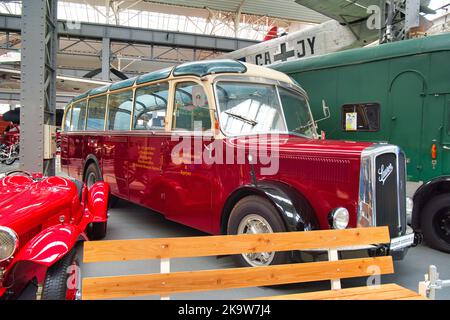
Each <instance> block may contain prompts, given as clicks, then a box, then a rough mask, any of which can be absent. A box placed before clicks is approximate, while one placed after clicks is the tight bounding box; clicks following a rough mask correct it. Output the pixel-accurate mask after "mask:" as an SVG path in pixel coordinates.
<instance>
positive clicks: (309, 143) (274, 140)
mask: <svg viewBox="0 0 450 320" xmlns="http://www.w3.org/2000/svg"><path fill="white" fill-rule="evenodd" d="M228 141H229V143H232V144H238V145H243V144H244V143H245V142H246V143H247V144H248V145H249V146H250V147H257V146H259V147H262V148H268V150H273V149H274V148H279V152H280V154H284V153H302V154H309V155H322V156H326V155H330V156H333V157H349V156H350V157H359V156H360V155H361V152H362V151H363V150H364V149H366V148H367V147H370V146H371V145H373V143H370V142H354V141H340V140H314V139H308V138H304V137H300V136H294V135H259V136H256V135H255V136H245V137H237V138H230V139H228Z"/></svg>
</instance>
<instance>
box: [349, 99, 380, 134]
mask: <svg viewBox="0 0 450 320" xmlns="http://www.w3.org/2000/svg"><path fill="white" fill-rule="evenodd" d="M342 130H344V131H378V130H380V104H379V103H360V104H346V105H344V106H342Z"/></svg>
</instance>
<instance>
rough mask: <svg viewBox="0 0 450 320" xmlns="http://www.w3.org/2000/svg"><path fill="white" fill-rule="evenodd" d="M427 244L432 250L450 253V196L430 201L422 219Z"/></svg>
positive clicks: (442, 196) (424, 209) (446, 195)
mask: <svg viewBox="0 0 450 320" xmlns="http://www.w3.org/2000/svg"><path fill="white" fill-rule="evenodd" d="M420 219H421V221H420V225H421V228H422V232H423V236H424V239H425V242H426V243H427V244H428V245H429V246H430V247H432V248H434V249H437V250H440V251H444V252H448V253H450V195H449V194H442V195H439V196H436V197H434V198H432V199H431V200H429V201H428V203H427V204H426V205H425V207H424V208H423V210H422V214H421V217H420Z"/></svg>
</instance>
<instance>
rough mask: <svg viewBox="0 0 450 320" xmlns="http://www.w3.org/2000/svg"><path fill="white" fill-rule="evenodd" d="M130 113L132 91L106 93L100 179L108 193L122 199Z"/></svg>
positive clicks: (125, 183)
mask: <svg viewBox="0 0 450 320" xmlns="http://www.w3.org/2000/svg"><path fill="white" fill-rule="evenodd" d="M132 110H133V90H132V89H128V90H124V91H119V92H116V93H110V94H109V98H108V113H107V122H106V134H105V136H104V138H103V139H104V140H103V155H102V163H103V179H104V181H106V182H107V183H108V184H109V186H110V188H111V193H112V194H114V195H116V196H119V197H121V198H123V199H127V200H128V199H129V194H128V189H129V188H128V161H129V159H128V139H129V131H130V123H131V113H132Z"/></svg>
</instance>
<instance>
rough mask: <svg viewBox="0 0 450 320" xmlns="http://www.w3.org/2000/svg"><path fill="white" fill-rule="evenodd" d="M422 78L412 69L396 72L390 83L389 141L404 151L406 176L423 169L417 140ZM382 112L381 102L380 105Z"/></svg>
mask: <svg viewBox="0 0 450 320" xmlns="http://www.w3.org/2000/svg"><path fill="white" fill-rule="evenodd" d="M425 87H426V86H425V81H424V79H423V78H422V77H421V75H420V74H419V73H417V72H415V71H407V72H404V73H400V74H398V75H397V76H396V77H395V78H394V80H393V81H392V83H391V87H390V91H389V100H388V101H389V106H388V108H384V110H386V109H388V110H386V111H384V112H388V114H389V115H390V130H389V142H390V143H392V144H395V145H398V146H400V147H401V148H402V149H403V151H404V152H405V153H406V162H407V173H408V180H410V179H411V180H415V181H417V180H420V178H421V176H422V173H423V164H422V159H421V143H422V135H423V104H424V95H425V92H424V90H425ZM381 108H382V112H383V106H381Z"/></svg>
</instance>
